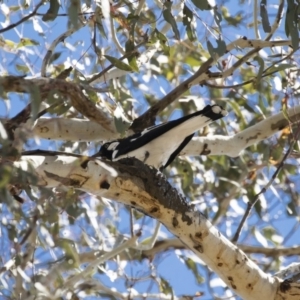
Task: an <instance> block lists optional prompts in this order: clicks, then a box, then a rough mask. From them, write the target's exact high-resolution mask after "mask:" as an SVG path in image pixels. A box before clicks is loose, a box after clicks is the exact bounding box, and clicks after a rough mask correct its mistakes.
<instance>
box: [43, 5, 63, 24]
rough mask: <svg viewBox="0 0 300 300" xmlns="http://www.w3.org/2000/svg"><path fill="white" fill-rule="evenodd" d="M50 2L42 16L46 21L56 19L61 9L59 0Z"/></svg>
mask: <svg viewBox="0 0 300 300" xmlns="http://www.w3.org/2000/svg"><path fill="white" fill-rule="evenodd" d="M49 2H50V7H49V9H48V10H47V12H46V14H45V15H44V16H43V18H42V20H43V21H45V22H47V21H53V20H55V19H56V17H57V14H58V10H59V1H58V0H50V1H49Z"/></svg>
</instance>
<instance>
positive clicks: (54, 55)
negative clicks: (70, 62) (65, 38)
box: [49, 52, 62, 64]
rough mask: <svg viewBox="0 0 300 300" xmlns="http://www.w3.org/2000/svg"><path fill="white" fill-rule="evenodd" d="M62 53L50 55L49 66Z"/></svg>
mask: <svg viewBox="0 0 300 300" xmlns="http://www.w3.org/2000/svg"><path fill="white" fill-rule="evenodd" d="M61 54H62V52H55V53H53V54H52V56H51V58H50V60H49V64H51V63H53V62H54V61H55V60H57V59H58V58H59V57H60V56H61Z"/></svg>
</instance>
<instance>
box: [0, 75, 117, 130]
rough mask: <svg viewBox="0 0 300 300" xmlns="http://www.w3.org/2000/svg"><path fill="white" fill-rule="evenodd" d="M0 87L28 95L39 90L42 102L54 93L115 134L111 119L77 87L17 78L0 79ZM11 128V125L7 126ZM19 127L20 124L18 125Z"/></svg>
mask: <svg viewBox="0 0 300 300" xmlns="http://www.w3.org/2000/svg"><path fill="white" fill-rule="evenodd" d="M0 86H2V89H3V91H5V92H18V93H30V92H31V90H33V89H35V88H36V87H38V88H39V90H40V95H41V99H42V100H43V99H44V98H46V97H47V96H48V94H49V93H53V92H55V91H57V92H59V93H60V94H62V95H63V96H64V97H66V98H67V99H70V101H71V103H72V105H73V106H74V108H75V109H76V110H77V111H78V112H79V113H81V114H82V115H84V116H85V117H87V118H88V119H90V120H92V121H94V122H95V123H98V124H100V125H101V126H102V127H103V128H104V129H106V130H107V131H109V132H111V133H116V132H117V130H116V127H115V124H114V122H113V120H112V119H111V118H108V116H107V115H106V114H105V113H103V112H102V111H101V110H100V109H98V108H97V106H96V105H95V104H94V103H93V102H92V101H90V100H89V99H88V98H87V97H86V96H85V95H84V94H83V92H82V91H81V89H80V88H79V87H78V85H76V84H74V83H71V82H67V81H65V80H60V79H48V78H34V79H24V78H22V77H17V76H5V77H0ZM29 117H30V111H27V115H26V118H23V120H28V118H29ZM9 125H10V126H12V124H9ZM18 125H20V124H18Z"/></svg>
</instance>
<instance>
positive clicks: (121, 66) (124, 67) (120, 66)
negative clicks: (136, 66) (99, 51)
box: [104, 55, 133, 72]
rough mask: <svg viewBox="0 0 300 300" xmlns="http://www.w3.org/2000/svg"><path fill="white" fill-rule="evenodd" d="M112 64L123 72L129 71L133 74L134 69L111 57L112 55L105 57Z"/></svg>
mask: <svg viewBox="0 0 300 300" xmlns="http://www.w3.org/2000/svg"><path fill="white" fill-rule="evenodd" d="M104 56H105V57H106V58H107V59H108V60H109V61H110V62H111V64H112V65H114V66H115V67H116V68H118V69H120V70H123V71H128V72H132V71H133V69H132V67H131V66H129V65H127V64H126V63H124V62H122V61H121V60H119V59H117V58H115V57H113V56H110V55H104Z"/></svg>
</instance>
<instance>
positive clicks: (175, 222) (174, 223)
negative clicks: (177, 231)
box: [172, 217, 178, 228]
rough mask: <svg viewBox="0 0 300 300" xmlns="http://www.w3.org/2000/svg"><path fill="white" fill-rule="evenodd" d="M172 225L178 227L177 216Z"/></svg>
mask: <svg viewBox="0 0 300 300" xmlns="http://www.w3.org/2000/svg"><path fill="white" fill-rule="evenodd" d="M172 225H173V227H174V228H176V227H177V226H178V220H177V219H176V217H173V219H172Z"/></svg>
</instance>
